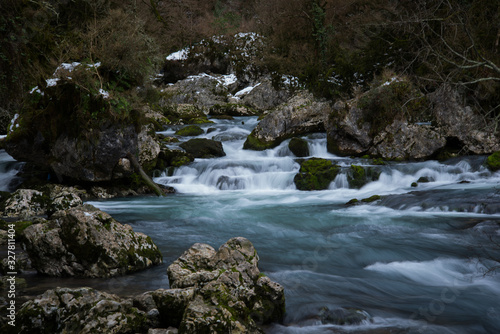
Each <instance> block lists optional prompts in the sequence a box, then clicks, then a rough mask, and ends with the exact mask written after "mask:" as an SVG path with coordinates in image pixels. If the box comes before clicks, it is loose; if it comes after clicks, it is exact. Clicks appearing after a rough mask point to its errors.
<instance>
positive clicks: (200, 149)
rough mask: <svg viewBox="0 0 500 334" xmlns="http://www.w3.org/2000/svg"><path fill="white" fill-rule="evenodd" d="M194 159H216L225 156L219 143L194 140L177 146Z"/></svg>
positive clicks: (207, 140) (202, 139)
mask: <svg viewBox="0 0 500 334" xmlns="http://www.w3.org/2000/svg"><path fill="white" fill-rule="evenodd" d="M179 146H180V147H182V148H183V149H184V150H186V152H187V153H189V154H191V155H192V156H193V157H195V158H204V159H207V158H217V157H223V156H225V155H226V153H225V152H224V148H223V147H222V143H221V142H220V141H216V140H211V139H206V138H194V139H190V140H188V141H187V142H184V143H182V144H181V145H179Z"/></svg>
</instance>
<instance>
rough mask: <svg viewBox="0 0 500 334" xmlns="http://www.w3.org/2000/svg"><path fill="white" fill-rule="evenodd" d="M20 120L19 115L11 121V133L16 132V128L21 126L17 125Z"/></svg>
mask: <svg viewBox="0 0 500 334" xmlns="http://www.w3.org/2000/svg"><path fill="white" fill-rule="evenodd" d="M18 118H19V114H15V115H14V118H13V119H12V120H11V121H10V126H9V132H12V131H14V128H18V127H19V124H17V123H16V121H17V119H18Z"/></svg>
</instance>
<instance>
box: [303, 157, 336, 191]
mask: <svg viewBox="0 0 500 334" xmlns="http://www.w3.org/2000/svg"><path fill="white" fill-rule="evenodd" d="M339 170H340V167H339V166H338V165H335V164H334V163H333V162H332V161H331V160H327V159H320V158H311V159H308V160H305V161H303V162H302V163H301V164H300V170H299V172H298V173H297V175H295V177H294V179H293V181H294V182H295V186H296V187H297V189H299V190H323V189H328V186H329V185H330V183H331V182H332V181H333V180H334V179H335V177H336V176H337V174H338V173H339Z"/></svg>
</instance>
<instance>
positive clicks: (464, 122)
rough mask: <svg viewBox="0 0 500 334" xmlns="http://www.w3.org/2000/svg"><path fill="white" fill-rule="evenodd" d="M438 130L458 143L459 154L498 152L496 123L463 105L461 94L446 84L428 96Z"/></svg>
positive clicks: (499, 149)
mask: <svg viewBox="0 0 500 334" xmlns="http://www.w3.org/2000/svg"><path fill="white" fill-rule="evenodd" d="M428 99H429V102H430V104H431V108H432V112H433V115H434V117H435V120H436V123H437V126H438V127H439V129H440V133H442V135H443V136H444V137H446V138H447V139H448V141H449V142H450V141H451V143H452V144H453V145H455V146H458V147H456V149H457V150H461V151H462V154H468V153H469V154H491V153H493V152H495V151H500V138H499V136H498V135H496V133H497V132H496V125H495V124H496V122H493V121H492V120H488V119H487V118H486V117H484V116H482V115H479V114H477V113H476V112H474V111H473V110H472V108H471V107H470V106H467V105H464V103H463V102H462V101H463V99H462V97H461V96H460V95H459V94H458V92H457V91H456V90H454V89H453V88H452V87H450V86H449V85H442V86H441V87H440V88H439V89H437V90H436V91H435V92H433V93H431V94H429V95H428Z"/></svg>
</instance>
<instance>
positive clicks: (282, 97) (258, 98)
mask: <svg viewBox="0 0 500 334" xmlns="http://www.w3.org/2000/svg"><path fill="white" fill-rule="evenodd" d="M256 82H257V83H256V84H255V85H254V86H253V89H252V90H250V91H249V92H248V93H246V94H245V95H243V97H242V98H241V100H240V102H241V103H242V104H244V105H247V106H249V107H251V108H253V109H255V110H258V111H260V112H263V111H266V110H270V109H273V108H276V107H277V106H279V105H280V104H282V103H284V102H286V101H287V100H288V99H290V98H291V97H292V94H293V93H292V90H291V89H288V88H287V87H286V86H282V88H276V85H273V82H272V80H271V78H269V77H263V78H261V79H260V80H258V81H256Z"/></svg>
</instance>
